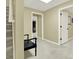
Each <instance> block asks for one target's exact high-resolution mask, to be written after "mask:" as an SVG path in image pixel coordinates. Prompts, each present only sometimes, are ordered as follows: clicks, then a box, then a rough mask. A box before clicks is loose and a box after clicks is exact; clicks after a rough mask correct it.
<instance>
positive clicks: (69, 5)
mask: <svg viewBox="0 0 79 59" xmlns="http://www.w3.org/2000/svg"><path fill="white" fill-rule="evenodd" d="M70 7H73V5H68V6H66V7H62V8H60V9H59V10H58V18H59V19H58V35H59V37H58V44H61V43H60V11H61V10H63V9H67V8H70Z"/></svg>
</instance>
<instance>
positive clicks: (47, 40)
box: [44, 39, 60, 45]
mask: <svg viewBox="0 0 79 59" xmlns="http://www.w3.org/2000/svg"><path fill="white" fill-rule="evenodd" d="M44 40H45V41H47V42H49V43H52V44H56V45H60V44H58V43H57V42H54V41H51V40H48V39H44Z"/></svg>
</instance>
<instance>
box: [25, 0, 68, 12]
mask: <svg viewBox="0 0 79 59" xmlns="http://www.w3.org/2000/svg"><path fill="white" fill-rule="evenodd" d="M67 1H69V0H52V1H51V2H50V3H44V2H41V1H40V0H24V7H29V8H33V9H37V10H40V11H46V10H48V9H50V8H53V7H55V6H57V5H59V4H62V3H64V2H67Z"/></svg>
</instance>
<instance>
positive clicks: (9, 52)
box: [6, 7, 13, 59]
mask: <svg viewBox="0 0 79 59" xmlns="http://www.w3.org/2000/svg"><path fill="white" fill-rule="evenodd" d="M8 20H9V7H6V59H13V39H12V23H11V22H8Z"/></svg>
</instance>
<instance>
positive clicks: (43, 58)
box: [24, 39, 73, 59]
mask: <svg viewBox="0 0 79 59" xmlns="http://www.w3.org/2000/svg"><path fill="white" fill-rule="evenodd" d="M37 46H38V48H37V50H38V52H37V56H34V49H31V50H28V51H25V52H24V58H25V59H73V42H72V40H71V41H69V42H67V43H65V44H63V45H61V46H58V45H55V44H52V43H49V42H47V41H44V40H40V39H39V40H38V45H37Z"/></svg>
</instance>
